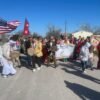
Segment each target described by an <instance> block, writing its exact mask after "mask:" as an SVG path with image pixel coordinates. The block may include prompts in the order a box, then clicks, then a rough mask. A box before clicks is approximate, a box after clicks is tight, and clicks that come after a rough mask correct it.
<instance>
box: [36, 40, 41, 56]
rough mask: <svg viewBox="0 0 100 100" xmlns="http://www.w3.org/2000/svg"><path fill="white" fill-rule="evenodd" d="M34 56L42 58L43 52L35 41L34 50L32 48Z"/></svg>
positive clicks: (39, 43)
mask: <svg viewBox="0 0 100 100" xmlns="http://www.w3.org/2000/svg"><path fill="white" fill-rule="evenodd" d="M34 54H35V55H36V56H37V57H42V56H43V52H42V43H41V42H39V41H37V42H36V44H35V48H34Z"/></svg>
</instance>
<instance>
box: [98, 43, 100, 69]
mask: <svg viewBox="0 0 100 100" xmlns="http://www.w3.org/2000/svg"><path fill="white" fill-rule="evenodd" d="M97 50H98V58H99V59H98V64H97V69H100V42H99V44H98V46H97Z"/></svg>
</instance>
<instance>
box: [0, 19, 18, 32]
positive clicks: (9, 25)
mask: <svg viewBox="0 0 100 100" xmlns="http://www.w3.org/2000/svg"><path fill="white" fill-rule="evenodd" d="M19 25H20V22H19V21H18V20H15V21H10V22H7V21H5V20H3V19H1V18H0V34H4V33H10V32H12V31H14V30H15V29H16V28H17V27H18V26H19Z"/></svg>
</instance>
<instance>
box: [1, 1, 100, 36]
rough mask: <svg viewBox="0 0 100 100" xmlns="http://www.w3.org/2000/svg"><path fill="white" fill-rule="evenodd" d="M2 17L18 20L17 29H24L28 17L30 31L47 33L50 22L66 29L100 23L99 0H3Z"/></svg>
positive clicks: (70, 30) (99, 24)
mask: <svg viewBox="0 0 100 100" xmlns="http://www.w3.org/2000/svg"><path fill="white" fill-rule="evenodd" d="M0 17H2V18H4V19H5V20H8V21H10V20H16V19H17V20H19V21H21V25H20V26H19V27H18V29H17V30H23V27H24V20H25V18H27V19H28V21H29V23H30V31H32V32H38V33H39V34H41V35H45V33H46V31H47V27H48V26H49V25H55V26H56V27H58V28H61V29H62V32H64V29H65V28H64V25H65V21H66V22H67V31H68V32H73V31H76V30H77V29H78V28H79V26H80V25H82V24H85V23H88V24H90V25H91V26H92V27H94V26H100V0H0Z"/></svg>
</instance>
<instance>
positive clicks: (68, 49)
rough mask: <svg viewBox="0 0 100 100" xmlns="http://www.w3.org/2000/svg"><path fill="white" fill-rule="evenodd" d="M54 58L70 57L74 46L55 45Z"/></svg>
mask: <svg viewBox="0 0 100 100" xmlns="http://www.w3.org/2000/svg"><path fill="white" fill-rule="evenodd" d="M57 48H58V50H57V51H56V54H55V56H56V59H62V58H70V57H71V56H72V55H73V52H74V48H75V46H74V45H73V46H72V45H63V46H62V45H57Z"/></svg>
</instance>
